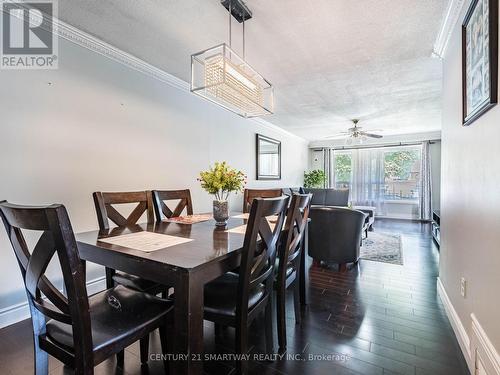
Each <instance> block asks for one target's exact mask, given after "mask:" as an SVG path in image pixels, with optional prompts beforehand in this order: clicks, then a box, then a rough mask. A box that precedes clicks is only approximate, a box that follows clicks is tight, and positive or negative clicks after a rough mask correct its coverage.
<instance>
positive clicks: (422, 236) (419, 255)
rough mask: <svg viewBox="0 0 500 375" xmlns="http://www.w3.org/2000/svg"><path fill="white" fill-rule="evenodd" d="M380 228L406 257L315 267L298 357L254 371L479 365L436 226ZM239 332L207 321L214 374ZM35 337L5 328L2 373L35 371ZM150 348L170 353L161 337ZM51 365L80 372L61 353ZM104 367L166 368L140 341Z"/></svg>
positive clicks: (0, 346) (428, 373)
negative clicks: (395, 237) (443, 275)
mask: <svg viewBox="0 0 500 375" xmlns="http://www.w3.org/2000/svg"><path fill="white" fill-rule="evenodd" d="M375 230H376V231H380V232H391V233H401V234H402V244H403V258H404V265H403V266H398V265H391V264H386V263H379V262H373V261H364V260H361V261H360V262H359V264H358V265H357V266H355V267H354V268H352V269H350V270H348V271H347V272H345V273H339V272H337V271H336V270H335V269H326V268H319V267H315V266H311V268H310V271H309V277H310V283H309V292H310V301H309V302H310V303H309V305H308V306H307V307H306V308H305V309H304V310H303V318H302V324H301V326H298V325H295V321H294V319H293V317H294V315H293V303H292V298H291V297H292V296H291V295H290V296H289V297H290V298H289V299H288V302H289V304H288V307H287V338H288V352H287V353H285V356H288V358H287V357H284V358H283V359H281V360H280V359H277V360H275V361H272V362H271V361H266V359H267V358H260V359H261V360H260V361H259V360H253V361H251V365H250V372H251V373H252V374H259V375H266V374H301V375H302V374H328V375H330V374H341V375H343V374H378V375H381V374H411V375H437V374H450V375H460V374H468V373H469V372H468V370H467V369H466V365H465V361H464V359H463V357H462V354H461V352H460V350H459V348H458V343H457V341H456V339H455V336H454V334H453V331H452V328H451V326H450V324H449V321H448V319H447V318H446V315H445V312H444V308H443V305H442V303H441V301H440V300H439V297H438V296H437V292H436V277H437V275H438V262H439V252H438V251H437V249H436V247H435V246H434V244H433V243H432V238H431V236H430V230H429V225H428V224H420V223H415V222H405V221H394V220H377V221H376V223H375ZM262 321H263V319H262ZM262 326H263V322H262V325H261V324H260V322H259V323H257V324H256V325H255V327H253V328H252V330H251V332H252V333H253V334H252V336H251V339H250V340H251V344H252V345H253V346H252V350H251V355H252V357H253V355H256V356H257V355H259V354H263V353H264V347H265V346H264V335H263V333H262V328H263V327H262ZM233 335H234V332H233V331H232V330H231V329H226V330H223V331H222V332H221V333H220V335H218V336H217V337H214V328H213V325H212V324H211V323H208V322H207V323H206V324H205V350H206V353H207V355H209V354H210V355H213V356H214V357H215V359H214V360H210V361H205V371H206V373H208V374H217V375H219V374H226V373H230V372H231V370H232V367H233V366H232V362H231V360H224V358H223V357H222V354H225V353H231V351H232V342H233ZM171 339H175V338H173V337H172V338H171ZM31 340H32V338H31V331H30V324H29V321H23V322H20V323H18V324H15V325H12V326H10V327H7V328H4V329H2V330H0V373H1V374H2V375H14V374H15V375H21V374H32V373H33V369H32V363H33V361H32V346H31V345H32V344H31ZM275 341H277V340H276V334H275ZM150 347H151V352H152V353H160V345H159V338H158V336H157V335H154V336H153V337H151V344H150ZM310 356H315V357H314V358H313V359H312V360H311V357H310ZM328 356H330V357H328ZM50 371H51V374H54V375H56V374H70V373H71V371H70V370H68V369H66V368H64V367H63V366H62V365H61V364H60V363H59V362H57V361H56V360H54V359H52V358H51V361H50ZM96 374H163V365H162V363H161V361H155V360H150V361H149V365H148V366H147V367H142V368H141V366H140V360H139V345H138V344H135V345H133V346H131V347H129V348H128V349H127V352H126V355H125V364H124V366H123V369H122V368H118V367H116V362H115V360H114V359H112V360H109V361H107V362H105V363H103V364H101V365H99V366H98V367H97V368H96Z"/></svg>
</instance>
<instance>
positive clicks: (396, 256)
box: [361, 232, 403, 265]
mask: <svg viewBox="0 0 500 375" xmlns="http://www.w3.org/2000/svg"><path fill="white" fill-rule="evenodd" d="M361 258H362V259H366V260H373V261H375V262H384V263H392V264H401V265H402V264H403V255H402V253H401V235H399V234H389V233H379V232H368V238H367V239H364V240H363V246H361Z"/></svg>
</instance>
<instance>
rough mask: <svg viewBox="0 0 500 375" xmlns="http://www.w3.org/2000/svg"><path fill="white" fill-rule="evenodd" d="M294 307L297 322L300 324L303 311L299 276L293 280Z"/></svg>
mask: <svg viewBox="0 0 500 375" xmlns="http://www.w3.org/2000/svg"><path fill="white" fill-rule="evenodd" d="M293 307H294V310H295V324H300V322H301V320H302V319H301V318H302V317H301V313H300V282H299V276H297V278H296V279H295V281H294V282H293Z"/></svg>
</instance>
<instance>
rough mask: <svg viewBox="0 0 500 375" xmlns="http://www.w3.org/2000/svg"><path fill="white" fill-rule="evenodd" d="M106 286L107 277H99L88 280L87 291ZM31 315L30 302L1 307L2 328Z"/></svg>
mask: <svg viewBox="0 0 500 375" xmlns="http://www.w3.org/2000/svg"><path fill="white" fill-rule="evenodd" d="M105 288H106V278H105V277H104V276H101V277H98V278H96V279H94V280H90V281H88V282H87V293H88V294H89V295H91V294H94V293H97V292H100V291H101V290H103V289H105ZM29 317H30V310H29V307H28V302H27V301H26V302H21V303H18V304H16V305H12V306H9V307H5V308H3V309H0V328H3V327H7V326H9V325H11V324H14V323H17V322H20V321H21V320H25V319H28V318H29Z"/></svg>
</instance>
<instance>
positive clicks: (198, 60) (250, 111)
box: [191, 0, 274, 118]
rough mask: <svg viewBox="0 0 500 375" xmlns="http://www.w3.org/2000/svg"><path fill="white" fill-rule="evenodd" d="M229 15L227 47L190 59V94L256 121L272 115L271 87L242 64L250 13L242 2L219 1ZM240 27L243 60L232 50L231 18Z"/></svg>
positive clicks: (272, 95)
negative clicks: (240, 25) (246, 24)
mask: <svg viewBox="0 0 500 375" xmlns="http://www.w3.org/2000/svg"><path fill="white" fill-rule="evenodd" d="M221 4H222V5H223V6H224V7H225V8H226V9H227V10H228V12H229V45H227V44H226V43H222V44H219V45H217V46H215V47H212V48H209V49H206V50H204V51H201V52H198V53H195V54H193V55H191V92H193V93H195V94H197V95H199V96H201V97H203V98H205V99H207V100H210V101H211V102H214V103H215V104H218V105H220V106H222V107H224V108H226V109H228V110H230V111H232V112H235V113H237V114H238V115H240V116H242V117H247V118H248V117H258V116H263V115H268V114H272V113H273V111H274V108H273V107H274V88H273V85H272V84H271V83H270V82H269V81H268V80H266V79H265V78H264V77H262V76H261V75H260V74H259V73H257V71H256V70H255V69H253V68H252V67H251V66H250V65H248V64H247V62H246V61H245V21H246V20H249V19H250V18H252V12H251V11H250V9H248V7H247V6H246V5H245V3H244V2H243V1H242V0H221ZM233 17H234V18H235V19H236V20H237V21H238V22H239V23H241V24H242V29H243V30H242V34H243V51H242V52H243V54H242V55H243V57H240V56H239V55H238V54H237V53H236V52H234V51H233V50H232V46H231V39H232V35H231V24H232V18H233Z"/></svg>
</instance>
